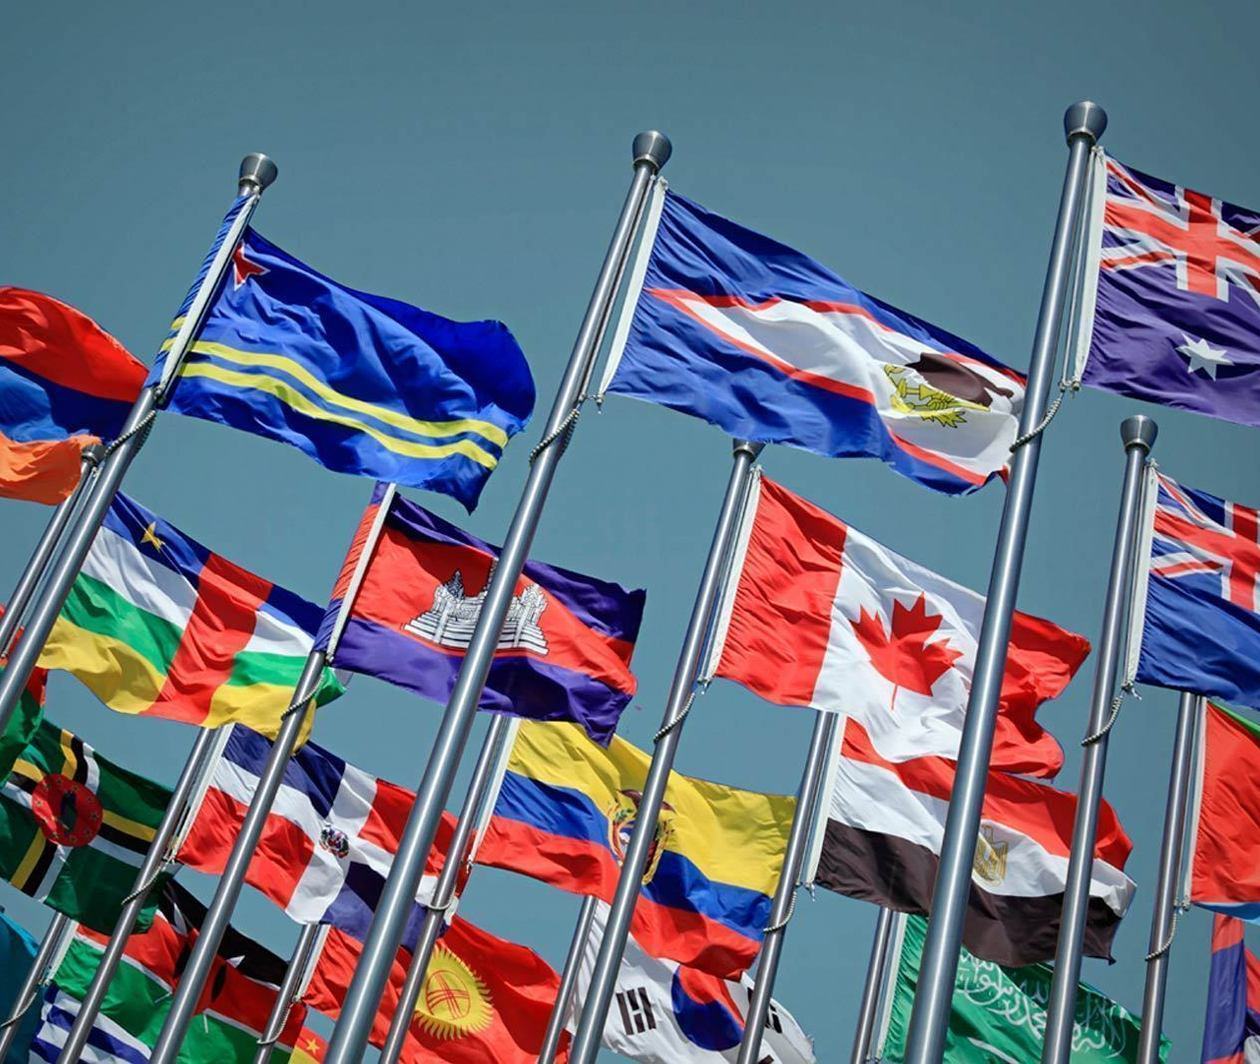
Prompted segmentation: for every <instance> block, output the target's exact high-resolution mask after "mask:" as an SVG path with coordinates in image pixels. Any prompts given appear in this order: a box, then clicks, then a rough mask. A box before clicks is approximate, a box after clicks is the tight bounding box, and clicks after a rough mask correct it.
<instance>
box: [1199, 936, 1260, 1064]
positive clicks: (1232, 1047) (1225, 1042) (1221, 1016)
mask: <svg viewBox="0 0 1260 1064" xmlns="http://www.w3.org/2000/svg"><path fill="white" fill-rule="evenodd" d="M1243 927H1244V925H1243V923H1242V922H1241V921H1239V920H1236V919H1234V918H1233V917H1230V916H1221V915H1220V914H1219V913H1218V914H1217V916H1216V918H1215V920H1214V921H1213V923H1212V964H1211V967H1210V969H1209V970H1208V997H1207V1017H1206V1019H1205V1020H1204V1022H1203V1062H1202V1064H1249V1062H1252V1061H1256V1060H1260V960H1258V959H1257V958H1256V955H1255V954H1254V953H1252V952H1251V950H1249V949H1248V948H1247V943H1246V941H1245V940H1244V938H1243Z"/></svg>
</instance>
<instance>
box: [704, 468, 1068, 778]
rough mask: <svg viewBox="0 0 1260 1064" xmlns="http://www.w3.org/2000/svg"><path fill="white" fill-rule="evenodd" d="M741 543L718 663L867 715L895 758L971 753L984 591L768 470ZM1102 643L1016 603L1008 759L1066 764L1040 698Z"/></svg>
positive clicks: (781, 692) (1006, 693)
mask: <svg viewBox="0 0 1260 1064" xmlns="http://www.w3.org/2000/svg"><path fill="white" fill-rule="evenodd" d="M738 550H739V556H738V557H737V562H736V564H737V569H736V571H735V573H734V574H733V576H732V578H731V580H730V583H729V585H728V588H727V591H726V597H725V600H724V602H723V607H722V612H721V615H720V617H719V621H718V625H719V627H718V637H717V639H716V640H715V645H714V650H713V652H712V654H711V660H716V662H717V665H716V675H718V676H723V677H725V678H726V679H728V680H735V681H736V682H737V683H741V684H743V685H744V686H745V687H748V688H749V689H750V690H752V691H754V692H756V693H757V694H759V695H760V696H761V697H762V698H765V699H767V700H768V701H770V702H776V703H778V704H779V705H785V706H809V707H811V708H813V709H818V710H823V711H827V712H833V713H844V714H845V715H847V716H849V717H852V718H854V719H856V720H859V721H861V723H862V726H863V727H864V728H865V729H866V731H867V732H868V734H869V735H870V736H871V738H872V740H873V741H874V743H875V745H876V747H878V749H879V751H880V753H881V754H882V755H883V756H885V757H888V758H891V759H893V760H896V761H900V760H905V759H907V758H912V757H922V756H925V755H930V756H936V757H946V758H956V757H957V756H958V744H959V741H960V740H961V738H962V725H963V717H964V716H965V715H966V710H967V698H968V695H969V693H970V691H971V676H972V671H973V670H974V668H975V660H976V641H977V637H978V636H979V632H980V622H981V619H982V618H983V615H984V603H985V600H984V596H983V595H978V594H976V592H974V591H971V590H969V589H968V588H965V587H962V586H960V585H959V584H955V583H954V582H953V581H952V580H947V579H945V578H944V577H943V576H938V575H937V574H936V573H934V572H931V571H930V570H928V569H925V568H923V566H921V565H917V564H915V563H914V562H912V561H910V560H909V559H907V558H903V557H901V555H899V554H895V553H893V552H892V551H890V550H889V549H888V548H887V547H884V546H883V545H881V544H879V543H877V542H875V540H873V539H871V538H870V537H868V536H865V535H863V534H862V533H861V532H859V531H857V529H855V528H853V527H852V526H850V525H847V524H845V523H844V522H843V521H841V520H840V519H839V518H836V517H833V516H832V515H831V514H829V513H826V512H825V511H823V510H821V509H819V508H818V507H817V506H814V505H813V504H812V503H810V502H807V501H806V500H805V499H802V498H801V497H800V496H799V495H794V494H793V493H792V492H790V491H788V490H787V489H786V488H784V487H782V486H781V485H779V484H776V483H775V482H774V481H772V480H770V479H769V478H766V477H761V476H758V478H757V479H756V480H755V481H754V485H753V488H752V490H751V491H750V492H749V501H748V504H747V509H746V511H745V514H744V520H743V524H742V527H741V533H740V540H739V546H738ZM1088 653H1089V642H1088V640H1086V639H1085V638H1084V637H1083V636H1079V635H1076V634H1074V633H1072V632H1069V631H1067V630H1066V629H1063V628H1060V627H1059V626H1058V625H1056V624H1052V623H1051V622H1049V621H1044V620H1041V619H1040V618H1038V617H1033V616H1030V615H1029V614H1026V613H1019V612H1016V613H1015V616H1014V618H1013V619H1012V622H1011V638H1010V646H1009V651H1008V656H1007V661H1006V674H1005V679H1004V681H1003V684H1002V700H1001V713H1000V715H999V717H998V726H997V734H996V738H995V740H994V744H993V761H992V767H993V768H994V769H1001V770H1004V771H1007V772H1019V773H1023V774H1025V775H1032V776H1043V777H1051V776H1054V775H1055V773H1057V772H1058V770H1059V768H1060V766H1061V765H1062V764H1063V751H1062V749H1061V748H1060V747H1059V744H1058V742H1057V741H1056V740H1055V738H1054V736H1052V735H1051V734H1050V733H1049V732H1047V731H1046V730H1045V729H1043V728H1042V727H1041V725H1040V724H1039V723H1038V722H1037V720H1036V712H1037V708H1038V706H1040V705H1041V703H1042V702H1044V701H1046V700H1047V699H1050V698H1054V697H1055V696H1056V695H1058V694H1059V693H1060V692H1061V691H1062V690H1063V689H1064V688H1065V687H1066V686H1067V685H1068V683H1069V682H1070V681H1071V679H1072V677H1073V676H1074V675H1075V673H1076V670H1077V669H1078V668H1080V665H1081V663H1082V662H1083V661H1084V660H1085V657H1086V655H1087V654H1088ZM719 655H720V656H719Z"/></svg>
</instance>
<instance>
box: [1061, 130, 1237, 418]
mask: <svg viewBox="0 0 1260 1064" xmlns="http://www.w3.org/2000/svg"><path fill="white" fill-rule="evenodd" d="M1087 218H1088V223H1087V225H1088V229H1087V232H1086V238H1085V239H1086V241H1087V247H1088V249H1089V252H1088V253H1089V255H1090V260H1089V262H1088V264H1087V267H1086V269H1085V273H1084V280H1085V287H1084V291H1083V292H1082V294H1081V316H1080V331H1079V334H1078V336H1077V338H1076V343H1077V354H1076V358H1077V368H1076V376H1077V377H1078V379H1080V381H1081V383H1083V384H1088V385H1090V386H1091V387H1094V388H1101V389H1103V390H1104V391H1109V392H1118V393H1119V394H1120V395H1127V396H1131V397H1132V398H1134V399H1145V400H1147V401H1148V402H1152V403H1161V404H1163V405H1164V406H1175V407H1179V408H1180V409H1182V410H1193V411H1195V412H1196V413H1200V414H1207V415H1209V416H1210V417H1218V418H1222V419H1224V420H1225V421H1235V422H1237V423H1238V424H1240V425H1260V240H1258V239H1257V234H1258V233H1260V214H1258V213H1256V212H1255V211H1253V210H1248V209H1247V208H1246V207H1237V206H1235V205H1234V204H1232V203H1226V202H1225V201H1224V200H1221V199H1217V198H1215V197H1213V196H1208V195H1206V194H1204V193H1202V192H1195V191H1193V190H1192V189H1188V188H1185V187H1183V186H1182V185H1176V184H1173V183H1172V182H1171V181H1163V180H1160V179H1159V178H1158V177H1151V176H1150V175H1149V174H1144V173H1141V172H1140V171H1138V170H1134V169H1133V168H1132V167H1129V166H1125V165H1124V164H1123V163H1120V162H1117V161H1116V160H1115V159H1110V158H1108V157H1107V155H1106V154H1105V153H1104V152H1103V150H1102V149H1101V148H1095V149H1094V160H1093V179H1092V182H1091V188H1090V195H1089V210H1088V213H1087Z"/></svg>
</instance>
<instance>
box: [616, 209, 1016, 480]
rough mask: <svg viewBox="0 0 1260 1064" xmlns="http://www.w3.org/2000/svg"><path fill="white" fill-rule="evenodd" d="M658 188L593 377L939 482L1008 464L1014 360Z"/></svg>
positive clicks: (741, 433) (747, 431) (734, 430)
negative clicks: (615, 327) (641, 261)
mask: <svg viewBox="0 0 1260 1064" xmlns="http://www.w3.org/2000/svg"><path fill="white" fill-rule="evenodd" d="M661 194H662V186H660V185H658V190H657V192H656V193H655V204H654V207H653V209H652V213H651V215H650V217H652V218H653V219H655V218H657V217H659V225H658V226H657V228H656V230H655V239H654V240H653V241H652V242H651V243H650V244H647V243H645V248H646V249H649V250H650V252H651V255H650V258H649V259H647V261H646V264H645V267H646V271H645V272H644V266H643V265H641V266H640V267H639V268H638V269H636V271H635V274H634V276H633V280H632V288H631V291H630V294H629V296H628V301H627V307H628V308H633V317H632V318H627V319H625V320H624V321H623V325H622V327H621V328H620V329H619V331H618V333H617V334H616V336H615V338H614V346H613V350H612V352H611V354H610V356H609V362H608V367H609V368H608V371H607V375H606V379H605V385H604V387H603V388H601V391H608V392H613V393H617V394H621V395H629V396H633V397H634V398H636V399H644V400H647V401H648V402H653V403H660V404H662V405H663V406H668V407H671V408H673V409H674V410H680V411H682V412H683V413H686V414H692V415H694V416H696V417H700V418H703V419H704V420H706V421H709V422H711V423H712V424H715V425H718V426H720V427H721V428H722V429H724V430H725V431H726V432H727V433H728V434H729V435H731V436H733V437H735V438H736V439H749V440H761V441H763V442H765V443H786V444H789V445H790V446H793V447H801V448H804V449H805V450H808V451H814V452H817V453H818V454H822V455H827V456H829V457H838V458H852V457H860V458H880V459H882V460H883V461H885V462H887V463H888V464H889V465H891V466H892V467H893V468H894V469H895V470H896V471H897V472H899V473H901V474H903V475H904V476H907V477H911V478H912V479H914V480H917V481H918V482H919V483H920V484H924V485H926V486H927V487H930V488H935V489H936V490H937V491H944V492H949V493H951V494H957V493H960V492H967V491H973V490H975V489H976V488H979V487H981V486H982V485H984V484H985V483H986V482H987V481H988V480H989V479H991V478H992V477H993V476H995V475H997V474H998V473H999V472H1000V471H1001V470H1002V469H1003V468H1004V467H1005V465H1006V463H1007V461H1008V460H1009V459H1010V445H1011V443H1013V442H1014V440H1015V434H1016V430H1017V427H1018V423H1019V413H1020V410H1021V409H1022V407H1023V401H1024V378H1023V377H1022V376H1021V375H1020V374H1019V373H1016V372H1015V371H1014V370H1012V369H1010V368H1008V367H1006V366H1004V365H1002V364H1001V363H1000V362H998V361H996V360H995V359H993V358H991V357H990V356H989V355H986V354H985V353H984V352H983V351H981V350H980V349H979V348H978V347H976V346H974V345H973V344H969V343H968V342H967V341H966V340H962V339H960V338H959V337H957V336H954V335H952V334H950V333H948V332H946V331H945V330H944V329H940V328H938V327H937V326H935V325H932V324H930V323H928V322H926V321H923V320H922V319H921V318H916V317H914V315H912V314H907V313H906V312H905V311H901V310H898V309H897V308H896V307H893V306H890V305H889V304H887V303H884V302H882V301H880V300H878V299H875V298H874V297H873V296H869V295H867V294H866V293H865V292H860V291H858V290H857V289H856V288H854V287H853V286H852V285H850V284H848V283H847V282H845V281H843V280H841V278H839V277H837V276H836V275H835V274H834V273H832V272H831V271H830V270H828V269H826V268H825V267H823V266H820V265H819V264H818V263H816V262H814V261H813V260H812V259H809V258H807V257H806V256H804V255H802V254H800V252H797V251H793V250H792V249H791V248H788V247H785V246H784V245H782V244H779V243H776V242H775V241H773V240H770V239H769V238H767V237H764V236H762V235H760V234H759V233H754V232H753V231H752V230H750V229H745V228H743V227H742V226H739V225H736V224H735V223H734V222H731V221H728V220H727V219H725V218H722V217H720V216H719V215H716V214H714V213H713V212H711V211H707V210H705V209H704V208H703V207H701V206H700V205H699V204H696V203H693V202H691V201H690V200H687V199H684V198H683V197H682V196H679V195H676V194H675V193H673V192H668V193H664V195H663V201H662V199H661ZM649 239H651V233H650V231H649V235H648V237H646V238H645V240H649ZM628 313H629V311H627V314H628ZM608 376H611V381H609V380H608Z"/></svg>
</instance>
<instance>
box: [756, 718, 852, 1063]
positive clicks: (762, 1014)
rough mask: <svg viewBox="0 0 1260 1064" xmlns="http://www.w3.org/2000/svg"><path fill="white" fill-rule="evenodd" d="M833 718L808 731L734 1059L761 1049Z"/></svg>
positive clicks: (833, 729)
mask: <svg viewBox="0 0 1260 1064" xmlns="http://www.w3.org/2000/svg"><path fill="white" fill-rule="evenodd" d="M837 723H838V718H837V716H836V715H835V714H834V713H817V714H815V720H814V731H813V734H812V735H811V736H810V740H809V753H808V754H807V755H806V758H805V771H804V772H803V773H802V774H801V783H800V787H799V789H798V790H797V792H796V815H795V816H793V818H792V831H791V834H790V835H789V836H788V842H787V850H786V852H785V853H784V855H783V868H782V870H781V871H780V872H779V885H778V888H777V889H776V890H775V894H774V904H773V906H772V907H771V909H770V926H769V927H767V928H766V931H765V938H764V939H763V940H762V943H761V952H760V957H759V959H758V961H757V980H756V982H755V983H754V984H753V992H752V997H751V998H750V999H749V1001H748V1015H747V1016H746V1017H745V1018H744V1037H743V1039H742V1041H741V1042H740V1044H739V1060H738V1064H757V1060H758V1059H759V1056H758V1055H759V1054H760V1053H761V1039H762V1036H763V1035H764V1033H765V1029H766V1016H767V1014H768V1013H769V1011H770V998H771V995H772V994H773V993H774V981H775V978H776V976H777V975H778V973H779V960H780V958H781V957H782V955H783V938H784V936H785V935H786V934H787V925H788V922H789V921H790V920H791V919H792V913H793V911H794V910H795V908H796V889H797V887H798V886H800V876H801V866H802V864H803V862H804V859H805V851H806V850H807V849H808V848H809V843H810V834H811V830H810V829H811V828H812V827H813V824H814V816H815V814H816V813H817V811H818V800H819V798H820V796H821V794H822V781H823V777H824V776H825V775H826V773H827V755H828V753H829V752H830V751H831V745H832V740H833V739H834V738H835V734H836V725H837Z"/></svg>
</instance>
